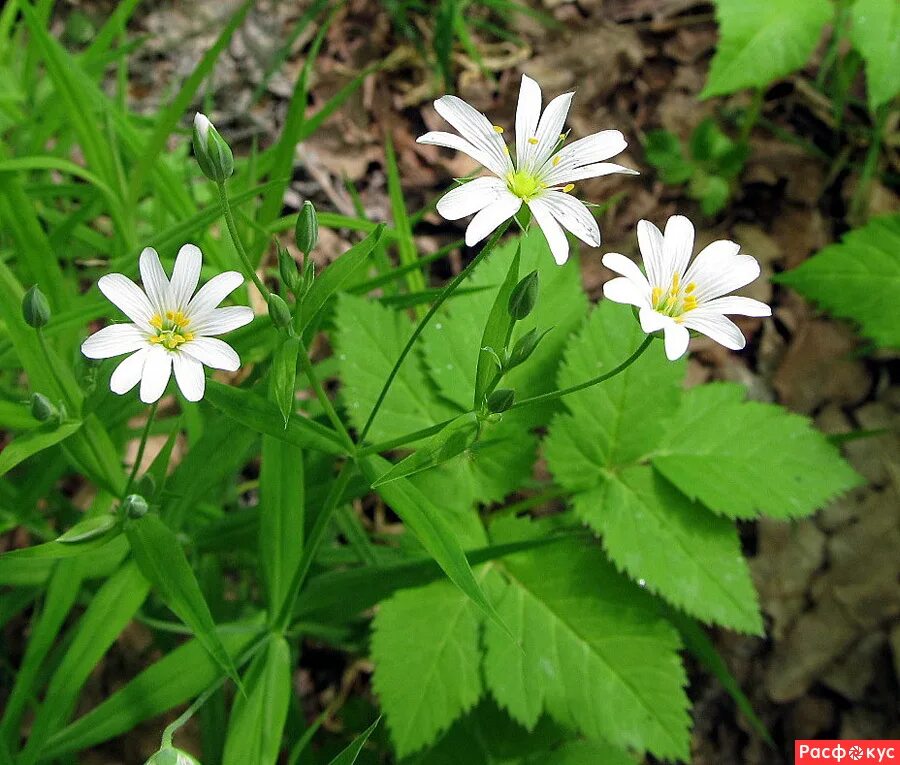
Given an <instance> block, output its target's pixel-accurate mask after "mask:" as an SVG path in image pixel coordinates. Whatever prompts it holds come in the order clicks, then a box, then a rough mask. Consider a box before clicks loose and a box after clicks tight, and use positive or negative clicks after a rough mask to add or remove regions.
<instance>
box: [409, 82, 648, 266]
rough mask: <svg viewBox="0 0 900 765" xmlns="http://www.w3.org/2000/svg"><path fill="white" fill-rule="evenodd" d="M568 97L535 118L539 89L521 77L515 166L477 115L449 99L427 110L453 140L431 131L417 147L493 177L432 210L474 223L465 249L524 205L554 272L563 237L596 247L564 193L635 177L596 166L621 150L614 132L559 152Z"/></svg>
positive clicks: (586, 217)
mask: <svg viewBox="0 0 900 765" xmlns="http://www.w3.org/2000/svg"><path fill="white" fill-rule="evenodd" d="M574 95H575V94H574V93H564V94H563V95H561V96H557V97H556V98H554V99H553V100H552V101H551V102H550V103H549V104H547V108H546V109H544V111H543V113H542V112H541V88H540V86H539V85H538V84H537V82H535V81H534V80H532V79H531V78H530V77H527V76H525V75H522V85H521V88H520V90H519V102H518V106H517V107H516V135H515V163H514V162H513V159H512V156H511V154H510V150H509V147H508V146H507V145H506V142H505V141H504V140H503V138H502V134H503V128H501V127H500V126H499V125H493V124H491V122H490V120H488V118H487V117H485V116H484V115H483V114H482V113H481V112H479V111H478V110H476V109H474V108H473V107H472V106H470V105H469V104H467V103H466V102H465V101H463V100H462V99H460V98H457V97H456V96H442V97H441V98H439V99H438V100H437V101H435V102H434V108H435V109H436V110H437V113H438V114H440V115H441V117H443V118H444V119H445V120H447V122H449V123H450V124H451V125H452V126H453V127H454V128H455V129H456V130H457V131H458V133H459V135H456V134H454V133H444V132H441V131H433V132H431V133H426V134H425V135H423V136H420V137H419V138H418V139H417V141H418V143H424V144H431V145H434V146H444V147H446V148H449V149H456V150H457V151H461V152H463V153H465V154H468V155H469V156H470V157H472V159H474V160H476V161H477V162H479V163H481V164H482V165H483V166H484V167H485V168H486V169H487V170H489V171H490V172H492V173H493V174H494V177H490V176H485V177H481V178H476V179H475V180H473V181H469V182H468V183H464V184H463V185H462V186H459V187H457V188H455V189H453V190H451V191H449V192H448V193H447V194H445V195H444V196H443V197H441V199H440V200H439V201H438V203H437V211H438V212H439V213H440V214H441V215H443V216H444V217H445V218H447V220H458V219H460V218H465V217H466V216H468V215H474V216H475V217H474V218H472V221H471V222H470V223H469V226H468V228H467V229H466V244H467V245H469V247H472V246H474V245H475V244H477V243H478V242H480V241H481V240H482V239H484V238H485V237H487V236H489V235H490V234H491V233H492V232H493V231H494V230H495V229H497V227H499V226H500V224H502V223H503V222H504V221H506V220H509V218H511V217H512V216H513V215H515V214H516V213H517V212H518V211H519V208H520V207H521V206H522V205H523V204H524V205H526V206H527V207H528V208H529V210H531V214H532V216H534V220H535V221H536V222H537V224H538V226H540V227H541V231H543V232H544V236H545V237H546V238H547V243H548V244H549V245H550V251H551V252H552V253H553V258H554V260H555V261H556V262H557V263H558V264H560V265H562V264H563V263H565V262H566V260H567V259H568V257H569V242H568V240H567V239H566V234H565V232H566V231H569V232H570V233H571V234H573V235H574V236H576V237H578V238H579V239H580V240H581V241H582V242H584V243H585V244H589V245H590V246H591V247H599V246H600V229H599V227H598V226H597V221H596V220H595V218H594V216H593V215H592V214H591V211H590V210H589V209H588V207H587V206H586V205H585V204H584V203H583V202H580V201H579V200H577V199H575V198H574V197H572V196H571V195H570V194H569V192H570V191H572V190H573V189H574V188H575V182H576V181H583V180H585V179H587V178H598V177H600V176H603V175H610V174H611V173H626V174H629V175H637V174H638V173H637V171H636V170H631V169H629V168H627V167H623V166H622V165H616V164H614V163H612V162H605V161H603V160H606V159H609V158H610V157H613V156H615V155H616V154H619V153H620V152H622V151H624V150H625V147H626V146H627V143H626V142H625V138H624V136H623V135H622V134H621V133H620V132H619V131H618V130H603V131H601V132H599V133H594V134H593V135H589V136H587V137H586V138H582V139H580V140H578V141H574V142H573V143H571V144H569V145H568V146H566V145H565V141H566V137H567V134H566V133H563V132H561V131H562V129H563V125H564V124H565V122H566V116H567V115H568V113H569V106H570V105H571V103H572V97H573V96H574Z"/></svg>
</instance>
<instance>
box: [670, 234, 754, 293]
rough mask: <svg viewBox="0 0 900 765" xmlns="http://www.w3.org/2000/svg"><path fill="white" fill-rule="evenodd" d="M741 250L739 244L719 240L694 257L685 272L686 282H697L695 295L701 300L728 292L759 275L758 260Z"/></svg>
mask: <svg viewBox="0 0 900 765" xmlns="http://www.w3.org/2000/svg"><path fill="white" fill-rule="evenodd" d="M739 252H740V245H738V244H735V243H734V242H729V241H728V240H726V239H720V240H719V241H717V242H713V243H712V244H710V245H708V246H707V247H705V248H704V249H703V250H702V251H701V252H700V254H699V255H697V257H696V258H694V262H693V263H691V266H690V268H688V270H687V273H686V274H685V275H684V282H685V284H689V283H691V282H694V283H695V284H696V285H697V288H696V291H695V292H694V295H695V296H696V297H697V300H698V301H699V302H700V303H704V302H706V301H708V300H711V299H712V298H717V297H720V296H721V295H726V294H728V293H729V292H732V291H734V290H736V289H738V288H740V287H743V286H744V285H745V284H749V283H750V282H752V281H753V280H754V279H756V278H757V277H758V276H759V263H757V262H756V259H755V258H753V257H751V256H750V255H741V254H739Z"/></svg>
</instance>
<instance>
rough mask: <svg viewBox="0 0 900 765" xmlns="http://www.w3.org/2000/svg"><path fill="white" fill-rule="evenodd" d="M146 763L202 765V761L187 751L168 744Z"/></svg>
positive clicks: (154, 764)
mask: <svg viewBox="0 0 900 765" xmlns="http://www.w3.org/2000/svg"><path fill="white" fill-rule="evenodd" d="M144 765H200V763H199V762H198V761H197V760H196V759H195V758H193V757H191V755H189V754H188V753H187V752H183V751H181V749H175V748H174V747H171V746H167V747H164V748H162V749H160V750H159V751H158V752H157V753H156V754H154V755H153V756H152V757H151V758H150V759H149V760H147V762H145V763H144Z"/></svg>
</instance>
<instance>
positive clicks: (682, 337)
mask: <svg viewBox="0 0 900 765" xmlns="http://www.w3.org/2000/svg"><path fill="white" fill-rule="evenodd" d="M690 340H691V333H690V332H688V330H687V327H684V326H682V325H681V324H677V323H675V322H674V321H673V322H672V323H671V324H667V325H666V327H665V346H666V357H667V358H668V359H669V361H675V360H676V359H680V358H681V357H682V356H684V354H685V353H686V352H687V348H688V343H689V342H690Z"/></svg>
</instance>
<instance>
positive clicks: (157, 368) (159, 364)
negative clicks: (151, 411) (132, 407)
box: [141, 345, 172, 404]
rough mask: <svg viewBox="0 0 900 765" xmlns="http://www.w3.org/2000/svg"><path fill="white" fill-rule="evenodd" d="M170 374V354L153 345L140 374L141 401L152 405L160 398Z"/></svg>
mask: <svg viewBox="0 0 900 765" xmlns="http://www.w3.org/2000/svg"><path fill="white" fill-rule="evenodd" d="M171 374H172V354H171V353H169V352H168V351H167V350H166V349H165V348H163V347H162V346H159V345H155V346H153V347H152V348H150V349H149V350H148V351H147V355H146V357H145V359H144V367H143V371H142V373H141V401H143V402H144V403H145V404H154V403H156V402H157V401H159V399H160V398H162V394H163V393H165V390H166V385H168V384H169V377H170V376H171Z"/></svg>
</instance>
